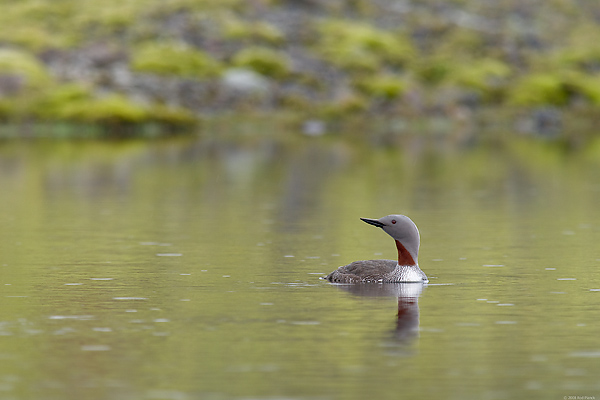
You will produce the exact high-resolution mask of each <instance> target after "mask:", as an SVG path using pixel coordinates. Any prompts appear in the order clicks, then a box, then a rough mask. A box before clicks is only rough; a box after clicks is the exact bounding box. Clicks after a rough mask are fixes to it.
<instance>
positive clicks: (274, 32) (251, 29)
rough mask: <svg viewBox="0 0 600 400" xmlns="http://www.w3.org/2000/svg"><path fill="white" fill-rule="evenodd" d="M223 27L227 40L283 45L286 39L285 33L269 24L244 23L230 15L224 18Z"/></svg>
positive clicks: (259, 22)
mask: <svg viewBox="0 0 600 400" xmlns="http://www.w3.org/2000/svg"><path fill="white" fill-rule="evenodd" d="M221 25H222V27H223V36H224V38H225V39H230V40H243V41H250V42H264V43H267V44H281V43H283V41H284V39H285V37H284V36H283V33H282V32H281V31H280V30H279V29H277V28H276V27H275V26H273V25H272V24H269V23H268V22H262V21H244V20H242V19H239V18H236V17H234V16H231V15H228V16H227V17H226V18H222V20H221Z"/></svg>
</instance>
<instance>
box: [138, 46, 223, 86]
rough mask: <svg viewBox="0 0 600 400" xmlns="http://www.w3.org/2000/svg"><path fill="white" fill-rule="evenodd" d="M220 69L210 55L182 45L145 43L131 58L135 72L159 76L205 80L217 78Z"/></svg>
mask: <svg viewBox="0 0 600 400" xmlns="http://www.w3.org/2000/svg"><path fill="white" fill-rule="evenodd" d="M219 67H220V65H219V63H218V61H217V60H215V59H214V58H212V57H211V56H209V55H208V54H206V53H204V52H203V51H200V50H197V49H193V48H191V47H188V46H185V45H183V44H181V43H168V42H167V43H164V42H163V43H155V42H150V43H145V44H143V45H141V46H140V47H138V48H137V49H135V50H134V51H133V54H132V56H131V68H132V69H133V70H135V71H140V72H150V73H154V74H157V75H176V76H181V77H186V78H197V79H205V78H208V77H212V76H216V75H217V74H218V71H219Z"/></svg>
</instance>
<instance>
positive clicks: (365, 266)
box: [325, 260, 398, 283]
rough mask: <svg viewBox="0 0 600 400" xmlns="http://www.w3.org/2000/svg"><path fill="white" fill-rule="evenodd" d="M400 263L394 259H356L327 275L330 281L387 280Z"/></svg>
mask: <svg viewBox="0 0 600 400" xmlns="http://www.w3.org/2000/svg"><path fill="white" fill-rule="evenodd" d="M396 265H398V263H397V262H396V261H393V260H362V261H354V262H353V263H350V264H348V265H344V266H342V267H339V268H338V269H336V270H335V271H333V272H332V273H330V274H329V275H327V276H326V277H325V279H327V280H328V281H329V282H336V283H357V282H380V281H385V280H386V279H387V278H388V277H389V276H391V274H392V272H393V271H394V269H395V268H396Z"/></svg>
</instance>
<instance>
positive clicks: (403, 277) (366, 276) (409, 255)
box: [325, 214, 429, 283]
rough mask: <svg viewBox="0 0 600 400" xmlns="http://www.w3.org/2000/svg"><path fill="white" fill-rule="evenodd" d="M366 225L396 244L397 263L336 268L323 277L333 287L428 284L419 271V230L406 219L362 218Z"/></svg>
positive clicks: (358, 263) (357, 263)
mask: <svg viewBox="0 0 600 400" xmlns="http://www.w3.org/2000/svg"><path fill="white" fill-rule="evenodd" d="M361 220H363V221H364V222H366V223H367V224H371V225H374V226H376V227H378V228H381V229H383V230H384V231H385V233H387V234H388V235H390V236H391V237H392V238H393V239H394V240H395V242H396V248H397V249H398V261H394V260H363V261H354V262H353V263H350V264H348V265H344V266H342V267H339V268H338V269H336V270H335V271H333V272H332V273H330V274H329V275H327V276H326V277H325V279H327V280H328V281H330V282H335V283H361V282H365V283H366V282H387V283H391V282H423V283H426V282H428V281H429V280H428V279H427V276H426V275H425V274H424V273H423V271H421V269H420V268H419V264H418V260H417V257H418V255H419V242H420V239H419V230H418V229H417V226H416V225H415V223H414V222H412V220H411V219H410V218H408V217H407V216H405V215H399V214H394V215H388V216H385V217H383V218H379V219H369V218H361Z"/></svg>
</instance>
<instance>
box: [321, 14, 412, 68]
mask: <svg viewBox="0 0 600 400" xmlns="http://www.w3.org/2000/svg"><path fill="white" fill-rule="evenodd" d="M317 31H318V33H319V34H320V38H319V40H318V42H317V43H316V50H317V52H318V53H319V54H320V55H322V56H323V58H324V59H325V60H327V61H329V62H331V63H332V64H334V65H336V66H338V67H340V68H343V69H346V70H349V71H360V72H374V71H376V70H378V69H380V68H381V67H382V66H383V65H385V64H388V65H390V66H395V67H400V66H404V65H405V64H406V63H407V62H408V61H410V60H412V59H413V57H414V50H413V47H412V45H411V43H410V41H409V40H408V39H407V38H405V37H404V36H402V35H400V34H397V33H392V32H389V31H384V30H381V29H377V28H375V27H373V26H371V25H368V24H364V23H361V22H355V21H353V22H350V21H339V20H336V21H327V22H323V23H320V24H319V25H318V26H317Z"/></svg>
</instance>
